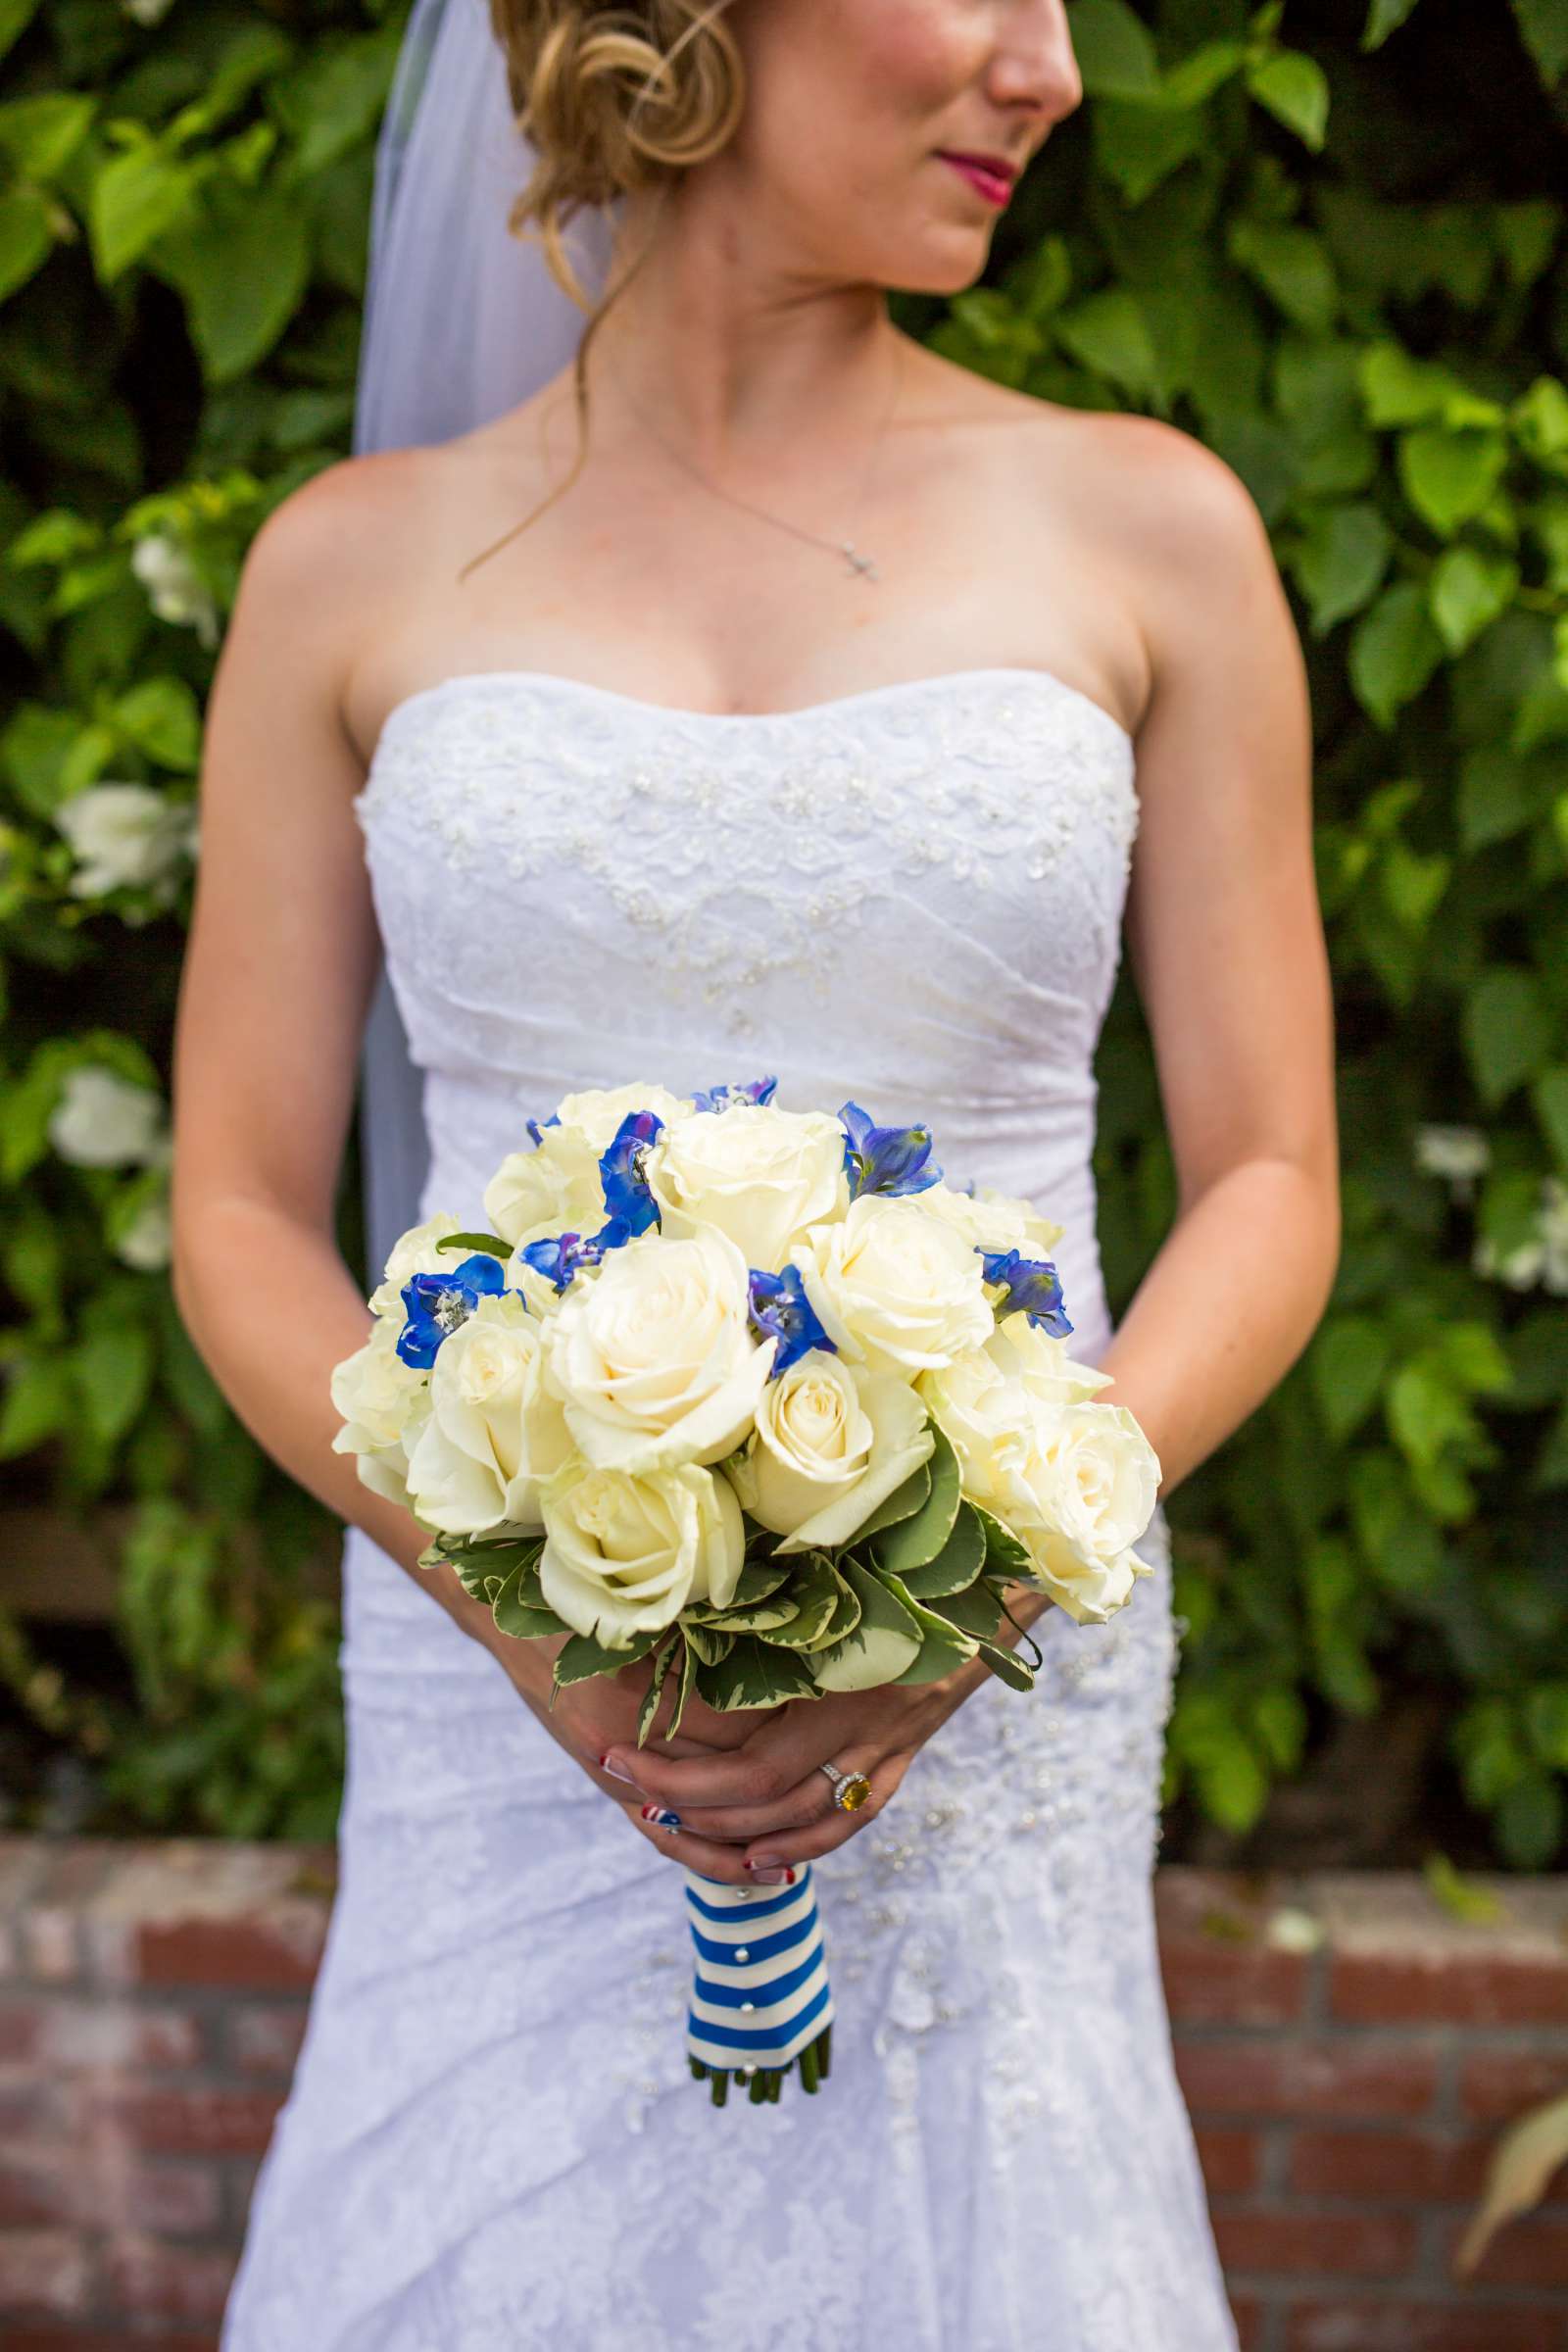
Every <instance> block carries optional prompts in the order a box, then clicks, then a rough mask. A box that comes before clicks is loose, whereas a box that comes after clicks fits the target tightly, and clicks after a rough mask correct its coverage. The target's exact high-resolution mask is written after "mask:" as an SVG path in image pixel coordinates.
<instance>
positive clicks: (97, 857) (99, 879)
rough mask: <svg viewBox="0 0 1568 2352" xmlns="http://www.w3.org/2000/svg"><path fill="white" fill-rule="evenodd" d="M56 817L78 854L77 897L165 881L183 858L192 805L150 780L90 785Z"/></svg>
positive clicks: (74, 883) (99, 895)
mask: <svg viewBox="0 0 1568 2352" xmlns="http://www.w3.org/2000/svg"><path fill="white" fill-rule="evenodd" d="M55 823H56V824H57V825H58V826H59V828H60V830H61V832H62V833H64V835H65V836H66V839H67V840H68V841H69V842H70V844H71V847H72V851H73V855H74V857H75V859H76V870H75V872H74V873H73V875H72V877H71V895H72V897H73V898H76V899H99V898H102V897H103V895H104V893H105V892H106V891H111V890H122V889H132V888H135V887H137V886H138V885H139V886H143V887H146V886H151V885H153V884H156V883H161V882H164V881H167V880H168V879H169V878H170V876H171V875H172V874H173V873H174V871H175V870H176V868H177V867H178V866H179V865H180V864H182V862H183V861H184V858H185V855H186V847H187V837H188V832H189V810H188V809H186V808H184V807H183V806H182V805H181V804H180V803H178V802H175V801H171V800H169V799H168V798H167V797H166V796H165V795H164V794H163V793H161V792H154V791H153V790H152V788H151V787H150V786H149V785H146V784H92V785H89V786H88V788H87V789H86V791H85V792H77V793H73V795H72V797H71V799H70V800H69V801H65V802H63V803H62V804H61V806H60V807H59V808H58V809H56V810H55Z"/></svg>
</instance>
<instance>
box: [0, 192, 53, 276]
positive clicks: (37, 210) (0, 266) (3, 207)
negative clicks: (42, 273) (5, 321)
mask: <svg viewBox="0 0 1568 2352" xmlns="http://www.w3.org/2000/svg"><path fill="white" fill-rule="evenodd" d="M54 243H55V239H54V229H53V227H52V225H51V221H50V215H49V206H48V202H47V200H46V199H45V197H44V196H43V194H42V192H41V191H40V190H39V189H37V188H33V187H26V186H21V187H11V188H4V189H0V301H3V300H4V299H5V297H6V295H8V294H14V293H15V292H16V290H17V288H18V287H19V286H23V285H25V284H26V282H27V280H28V278H29V277H31V276H32V274H33V272H34V270H38V269H39V268H40V267H41V266H42V264H43V263H44V262H45V261H46V260H47V259H48V257H49V255H50V254H51V253H52V252H53V251H54Z"/></svg>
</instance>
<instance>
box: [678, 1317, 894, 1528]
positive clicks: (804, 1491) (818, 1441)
mask: <svg viewBox="0 0 1568 2352" xmlns="http://www.w3.org/2000/svg"><path fill="white" fill-rule="evenodd" d="M935 1445H936V1440H935V1438H934V1437H933V1436H932V1434H931V1425H930V1421H929V1419H928V1417H927V1414H926V1409H925V1406H924V1404H923V1403H922V1402H921V1400H920V1398H919V1397H917V1396H916V1395H915V1393H914V1391H913V1390H912V1389H911V1388H910V1387H909V1385H908V1383H907V1381H903V1380H899V1379H896V1378H895V1377H894V1376H893V1374H891V1373H887V1372H870V1371H867V1370H866V1368H865V1367H864V1366H863V1365H861V1364H846V1363H844V1362H843V1361H842V1360H841V1359H840V1358H839V1357H838V1356H836V1355H830V1354H829V1353H828V1352H827V1350H826V1349H825V1348H810V1349H809V1351H808V1352H807V1353H806V1354H805V1355H803V1356H800V1357H798V1358H797V1359H796V1361H795V1362H794V1363H793V1364H791V1365H789V1366H788V1368H787V1369H786V1370H785V1371H783V1372H781V1373H780V1374H779V1376H778V1378H777V1380H770V1381H769V1382H768V1384H767V1386H766V1387H765V1388H764V1390H763V1391H762V1396H761V1400H760V1403H759V1405H758V1407H757V1434H756V1436H755V1437H754V1438H753V1439H752V1441H751V1443H750V1444H749V1445H748V1446H747V1447H746V1449H745V1451H744V1452H743V1453H741V1454H739V1455H737V1456H736V1457H735V1459H734V1460H733V1461H731V1462H729V1463H727V1464H726V1465H725V1467H726V1469H727V1471H728V1474H729V1477H730V1479H731V1481H732V1483H733V1485H734V1488H735V1492H736V1494H737V1495H739V1496H740V1498H741V1502H742V1504H743V1506H744V1507H745V1508H746V1509H747V1510H748V1511H750V1512H751V1514H752V1517H753V1518H754V1519H757V1520H760V1522H761V1524H762V1526H763V1527H766V1528H770V1529H771V1530H772V1531H773V1533H774V1534H775V1535H780V1536H782V1537H783V1538H784V1541H783V1543H782V1544H778V1545H777V1546H776V1548H777V1549H778V1550H779V1551H805V1550H807V1549H809V1547H811V1546H812V1545H816V1544H847V1543H848V1542H849V1540H850V1538H851V1537H852V1536H853V1535H854V1534H855V1532H856V1529H857V1528H858V1527H861V1526H863V1524H864V1523H865V1521H866V1520H867V1519H869V1517H870V1516H871V1513H872V1512H873V1511H874V1510H875V1509H876V1507H877V1505H878V1503H880V1502H885V1501H886V1499H887V1497H888V1496H889V1495H891V1494H892V1493H893V1490H894V1489H895V1487H900V1486H902V1485H903V1484H904V1481H905V1480H906V1479H907V1477H908V1476H909V1473H910V1472H911V1471H912V1470H917V1469H918V1468H919V1466H920V1464H921V1463H922V1462H924V1461H928V1460H929V1459H930V1456H931V1454H932V1451H933V1449H934V1447H935Z"/></svg>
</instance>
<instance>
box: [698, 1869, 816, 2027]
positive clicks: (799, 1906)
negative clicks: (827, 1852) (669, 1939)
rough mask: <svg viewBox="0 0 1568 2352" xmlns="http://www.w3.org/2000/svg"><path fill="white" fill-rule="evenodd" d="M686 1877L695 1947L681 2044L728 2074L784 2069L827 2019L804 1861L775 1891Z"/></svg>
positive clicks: (813, 1910)
mask: <svg viewBox="0 0 1568 2352" xmlns="http://www.w3.org/2000/svg"><path fill="white" fill-rule="evenodd" d="M685 1878H686V1910H687V1916H688V1918H689V1920H690V1923H691V1931H692V1941H693V1943H694V1944H695V1945H696V1947H697V1967H696V1973H695V1975H694V1977H693V1980H692V2005H691V2012H690V2015H689V2016H688V2018H687V2021H686V2047H687V2050H688V2051H689V2052H690V2054H691V2056H692V2057H693V2058H696V2059H700V2060H701V2061H702V2063H703V2065H705V2066H710V2067H715V2068H719V2069H721V2070H724V2071H726V2072H729V2073H733V2074H740V2073H743V2072H744V2073H749V2072H750V2071H751V2070H752V2069H753V2068H758V2069H767V2068H774V2067H785V2066H788V2065H789V2063H790V2061H791V2060H792V2059H794V2058H798V2057H799V2056H800V2053H801V2052H802V2050H804V2049H805V2048H806V2046H807V2044H808V2042H811V2041H814V2040H815V2039H816V2036H817V2035H818V2034H820V2033H821V2031H822V2029H823V2028H824V2026H828V2025H831V2024H832V2022H833V1994H832V1990H831V1987H830V1986H829V1985H828V1981H827V1961H826V1958H825V1956H824V1954H823V1950H822V1923H821V1921H820V1920H819V1919H818V1917H817V1912H816V1892H815V1889H814V1887H812V1884H811V1866H810V1864H809V1862H808V1863H804V1864H802V1865H800V1866H799V1867H798V1868H797V1870H796V1873H795V1884H794V1886H793V1887H779V1889H778V1891H777V1892H776V1893H773V1892H771V1891H768V1892H766V1893H764V1891H763V1890H762V1889H761V1888H760V1887H759V1888H757V1889H756V1890H755V1891H754V1890H753V1889H752V1888H751V1887H726V1886H725V1885H724V1884H723V1883H722V1882H721V1881H720V1880H718V1879H705V1878H702V1877H700V1876H699V1874H698V1873H697V1872H696V1871H694V1870H689V1871H687V1872H686V1874H685Z"/></svg>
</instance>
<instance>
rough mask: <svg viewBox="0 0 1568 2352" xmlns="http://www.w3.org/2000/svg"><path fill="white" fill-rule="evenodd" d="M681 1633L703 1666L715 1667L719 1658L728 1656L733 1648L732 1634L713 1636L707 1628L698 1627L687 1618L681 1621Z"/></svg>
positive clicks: (704, 1626)
mask: <svg viewBox="0 0 1568 2352" xmlns="http://www.w3.org/2000/svg"><path fill="white" fill-rule="evenodd" d="M681 1631H682V1632H683V1633H684V1634H685V1636H686V1641H687V1644H688V1646H689V1647H690V1649H691V1650H692V1651H693V1652H694V1654H695V1655H696V1657H697V1659H698V1661H699V1662H700V1664H702V1665H704V1666H716V1665H717V1664H718V1662H719V1660H720V1659H721V1658H727V1657H728V1656H729V1653H730V1651H731V1650H732V1649H733V1648H734V1646H735V1636H734V1635H733V1634H715V1633H713V1632H712V1631H711V1629H710V1628H709V1627H708V1626H706V1625H698V1624H697V1623H696V1622H695V1621H694V1620H693V1619H692V1618H691V1617H689V1616H687V1617H683V1618H682V1619H681Z"/></svg>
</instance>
